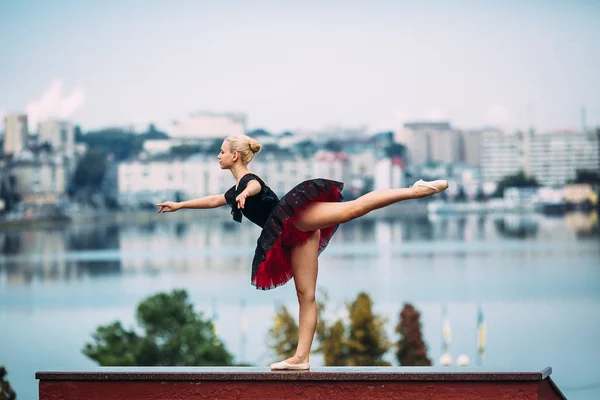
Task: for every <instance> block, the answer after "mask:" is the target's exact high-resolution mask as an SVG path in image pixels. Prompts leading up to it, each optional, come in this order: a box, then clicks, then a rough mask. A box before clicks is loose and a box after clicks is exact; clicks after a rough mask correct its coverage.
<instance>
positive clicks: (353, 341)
mask: <svg viewBox="0 0 600 400" xmlns="http://www.w3.org/2000/svg"><path fill="white" fill-rule="evenodd" d="M372 307H373V304H372V301H371V298H370V297H369V295H368V294H366V293H365V292H361V293H359V294H358V296H357V297H356V300H355V301H354V302H353V303H351V304H349V305H348V311H349V313H350V326H349V332H348V341H347V347H348V364H347V365H350V366H365V365H390V363H388V362H386V361H383V358H382V357H383V356H384V355H385V353H386V352H387V351H388V350H389V348H390V344H389V343H388V341H387V339H386V335H385V330H384V328H383V326H384V320H383V318H381V317H380V316H377V315H374V314H373V310H372Z"/></svg>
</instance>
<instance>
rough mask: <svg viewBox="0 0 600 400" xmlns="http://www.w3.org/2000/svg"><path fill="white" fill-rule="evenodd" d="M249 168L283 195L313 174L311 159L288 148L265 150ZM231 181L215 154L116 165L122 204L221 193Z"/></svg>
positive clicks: (232, 180) (229, 175) (229, 174)
mask: <svg viewBox="0 0 600 400" xmlns="http://www.w3.org/2000/svg"><path fill="white" fill-rule="evenodd" d="M251 170H252V171H253V172H254V173H256V174H257V175H258V176H260V177H261V178H262V179H263V180H264V181H265V182H266V183H267V185H269V187H270V188H271V189H272V190H273V191H274V192H275V193H277V195H278V196H283V195H284V194H285V193H287V192H288V191H289V190H290V189H292V188H293V187H294V186H296V185H297V184H298V183H300V182H302V181H304V180H306V179H311V178H314V177H315V175H314V173H315V169H314V163H313V162H312V160H310V159H304V158H302V157H299V156H294V155H291V154H289V153H287V152H286V153H285V154H265V155H264V156H263V157H260V158H257V159H256V160H255V161H253V162H252V165H251ZM234 184H235V182H234V179H233V177H232V176H231V173H230V172H229V171H223V170H221V169H220V167H219V164H218V161H217V158H216V155H204V154H198V155H194V156H192V157H189V158H187V159H185V160H176V159H171V158H170V159H164V160H160V159H154V160H149V161H130V162H123V163H121V164H119V166H118V187H119V198H120V202H121V204H137V203H140V202H144V203H154V202H158V201H164V200H168V199H170V200H175V197H180V198H181V199H192V198H198V197H203V196H209V195H214V194H221V193H225V192H226V191H227V190H228V189H229V188H231V187H232V186H233V185H234Z"/></svg>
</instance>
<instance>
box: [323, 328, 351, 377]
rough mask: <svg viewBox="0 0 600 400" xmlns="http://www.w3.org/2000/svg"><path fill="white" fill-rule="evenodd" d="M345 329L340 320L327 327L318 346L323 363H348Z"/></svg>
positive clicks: (340, 364)
mask: <svg viewBox="0 0 600 400" xmlns="http://www.w3.org/2000/svg"><path fill="white" fill-rule="evenodd" d="M345 331H346V328H345V327H344V323H343V322H342V321H341V320H337V321H336V322H335V323H334V324H333V325H332V326H331V327H328V328H327V331H326V333H325V335H324V336H323V339H322V342H321V347H320V351H321V353H323V361H324V362H325V365H328V366H343V365H348V343H347V339H346V332H345Z"/></svg>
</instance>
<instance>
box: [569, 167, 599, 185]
mask: <svg viewBox="0 0 600 400" xmlns="http://www.w3.org/2000/svg"><path fill="white" fill-rule="evenodd" d="M569 183H589V184H590V185H600V172H597V171H592V170H584V169H578V170H577V172H576V177H575V179H574V180H572V181H571V182H569Z"/></svg>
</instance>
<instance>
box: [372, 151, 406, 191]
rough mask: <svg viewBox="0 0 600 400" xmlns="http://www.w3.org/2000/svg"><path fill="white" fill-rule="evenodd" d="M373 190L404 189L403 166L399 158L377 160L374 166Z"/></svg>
mask: <svg viewBox="0 0 600 400" xmlns="http://www.w3.org/2000/svg"><path fill="white" fill-rule="evenodd" d="M373 186H374V189H375V190H378V189H394V188H401V187H405V182H404V165H403V163H402V159H401V158H400V157H392V158H383V159H381V160H377V161H376V163H375V166H374V182H373Z"/></svg>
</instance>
